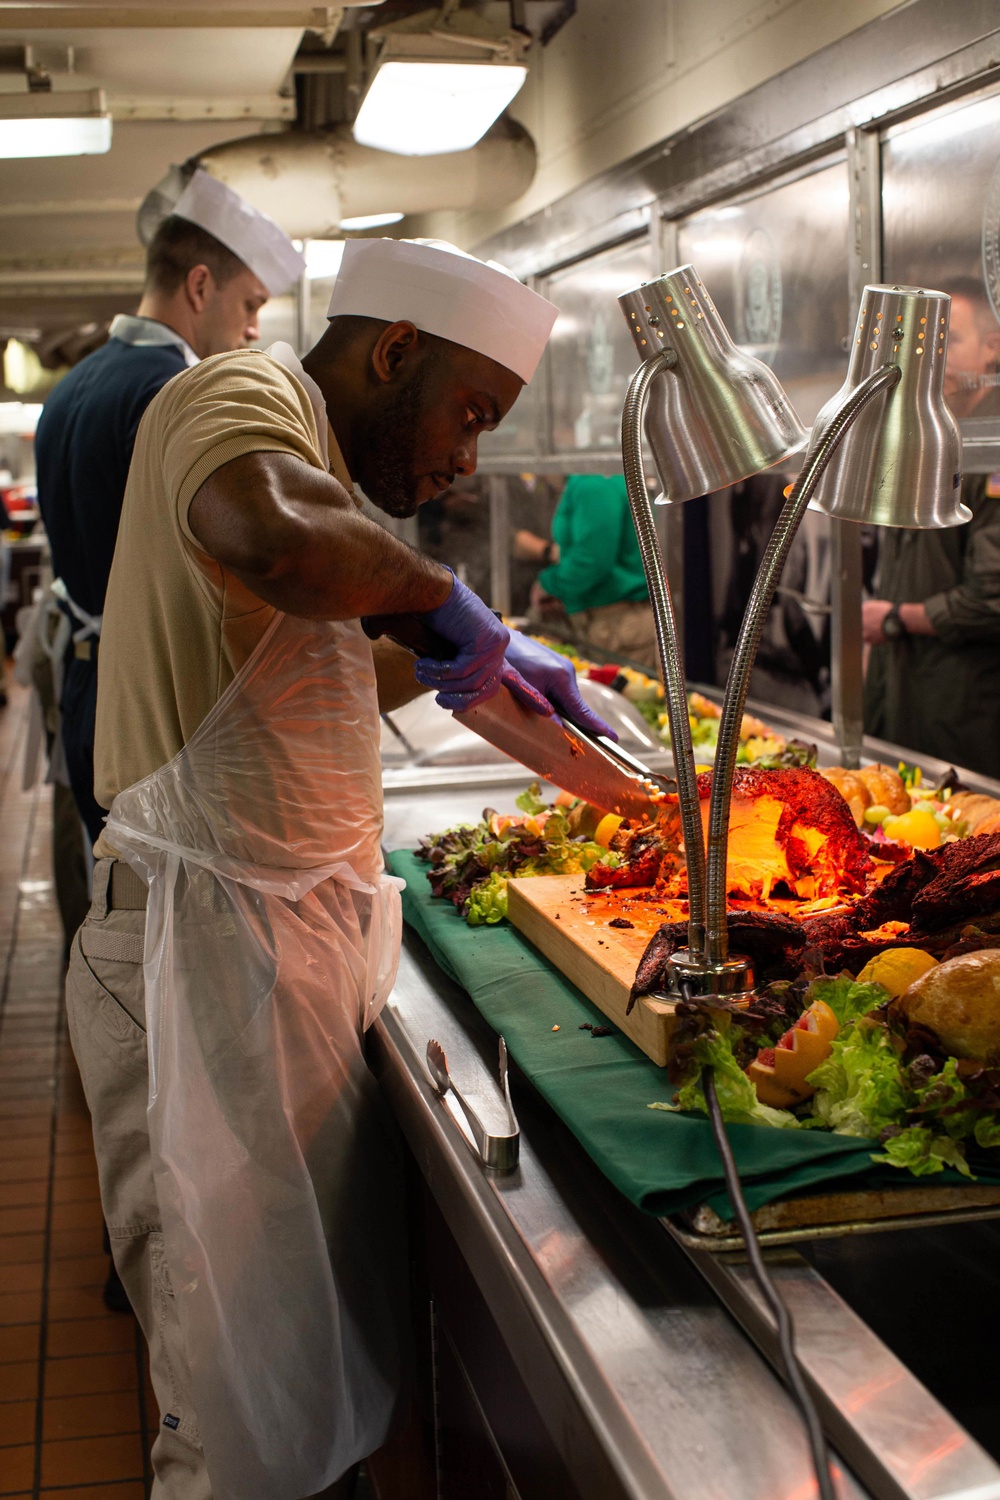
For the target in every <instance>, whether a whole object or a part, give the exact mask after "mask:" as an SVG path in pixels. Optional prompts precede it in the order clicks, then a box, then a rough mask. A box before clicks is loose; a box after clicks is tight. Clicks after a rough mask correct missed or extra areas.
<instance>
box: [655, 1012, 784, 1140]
mask: <svg viewBox="0 0 1000 1500" xmlns="http://www.w3.org/2000/svg"><path fill="white" fill-rule="evenodd" d="M734 1029H735V1028H730V1030H729V1031H726V1032H723V1033H722V1034H721V1035H720V1034H719V1033H718V1032H708V1033H707V1034H706V1035H705V1036H700V1037H698V1038H697V1039H696V1041H694V1042H693V1044H692V1049H691V1051H692V1058H693V1061H694V1064H695V1066H694V1070H693V1072H692V1074H691V1077H690V1078H689V1079H688V1081H687V1082H686V1083H683V1084H682V1085H681V1087H680V1088H679V1089H678V1090H677V1092H676V1094H675V1095H674V1098H673V1102H672V1103H671V1104H651V1105H649V1108H650V1109H667V1110H672V1111H686V1112H687V1113H691V1114H697V1113H701V1114H707V1113H708V1106H707V1105H706V1103H705V1095H704V1092H703V1091H702V1087H701V1070H702V1068H704V1067H711V1069H712V1072H713V1075H714V1081H715V1092H716V1096H717V1098H718V1100H719V1105H720V1108H721V1109H722V1118H723V1119H724V1120H725V1121H727V1123H729V1124H731V1125H771V1126H776V1127H778V1128H779V1129H784V1130H789V1129H791V1130H794V1129H796V1127H797V1126H798V1123H799V1122H798V1120H797V1119H796V1118H795V1116H794V1115H793V1114H790V1113H789V1112H788V1110H787V1109H771V1108H770V1106H769V1105H767V1104H761V1103H759V1101H758V1099H757V1091H756V1089H755V1088H754V1086H753V1084H752V1083H751V1081H750V1079H749V1078H748V1077H747V1075H746V1074H745V1073H744V1071H743V1069H742V1068H741V1067H740V1065H739V1063H738V1062H737V1061H736V1058H735V1056H734V1054H733V1049H732V1042H731V1033H732V1031H733V1030H734Z"/></svg>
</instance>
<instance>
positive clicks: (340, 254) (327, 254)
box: [305, 240, 347, 281]
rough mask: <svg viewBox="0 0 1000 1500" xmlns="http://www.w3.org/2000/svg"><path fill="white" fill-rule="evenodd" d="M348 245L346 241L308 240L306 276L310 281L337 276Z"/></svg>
mask: <svg viewBox="0 0 1000 1500" xmlns="http://www.w3.org/2000/svg"><path fill="white" fill-rule="evenodd" d="M346 243H347V241H346V240H306V248H305V257H306V275H307V276H308V278H309V280H310V281H320V280H322V279H323V278H324V277H326V276H336V274H337V272H338V271H339V270H340V262H341V261H342V260H343V258H344V246H345V244H346Z"/></svg>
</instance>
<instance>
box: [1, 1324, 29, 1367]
mask: <svg viewBox="0 0 1000 1500" xmlns="http://www.w3.org/2000/svg"><path fill="white" fill-rule="evenodd" d="M37 1358H38V1324H37V1323H22V1324H20V1325H19V1326H18V1327H16V1328H5V1329H4V1331H3V1338H2V1339H0V1364H3V1365H14V1364H18V1363H19V1362H20V1361H21V1360H24V1359H37Z"/></svg>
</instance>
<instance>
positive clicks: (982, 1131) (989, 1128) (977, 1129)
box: [972, 1115, 1000, 1151]
mask: <svg viewBox="0 0 1000 1500" xmlns="http://www.w3.org/2000/svg"><path fill="white" fill-rule="evenodd" d="M972 1134H973V1137H974V1138H975V1142H976V1145H977V1146H981V1147H982V1148H983V1150H984V1151H989V1150H990V1149H991V1147H994V1146H1000V1120H998V1119H997V1117H996V1115H980V1116H979V1119H978V1120H977V1121H976V1123H975V1126H974V1127H973V1131H972Z"/></svg>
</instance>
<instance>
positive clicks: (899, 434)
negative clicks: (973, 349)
mask: <svg viewBox="0 0 1000 1500" xmlns="http://www.w3.org/2000/svg"><path fill="white" fill-rule="evenodd" d="M950 316H951V298H950V297H949V296H948V295H947V294H946V293H945V292H933V291H925V290H924V289H923V288H918V287H909V286H866V287H865V291H864V296H863V297H862V298H861V307H860V309H859V311H858V322H857V327H856V329H855V331H854V342H853V344H852V345H851V359H850V365H849V367H848V372H847V379H846V381H845V382H844V384H843V386H841V388H840V390H839V391H838V392H837V394H836V395H835V396H833V397H832V398H831V400H829V401H828V402H827V404H826V405H825V406H824V407H823V409H822V411H821V412H820V413H819V415H818V416H817V418H816V421H815V424H814V426H813V445H815V444H816V443H817V442H818V441H819V439H820V438H822V436H823V434H824V433H825V431H826V430H827V428H828V427H829V426H830V424H831V422H832V421H833V419H834V417H835V416H836V414H837V412H838V411H839V410H840V408H841V407H842V406H843V403H844V402H845V401H846V400H847V398H848V397H849V396H850V395H851V394H852V392H854V391H855V390H857V388H858V386H860V385H861V384H862V382H863V381H865V380H866V379H868V377H869V376H870V375H872V374H874V372H875V371H876V370H878V369H880V368H881V367H882V366H884V365H895V366H896V367H897V368H898V370H899V372H900V375H899V380H898V381H897V383H896V385H895V386H894V387H893V388H892V389H891V390H889V391H887V392H886V393H885V394H884V395H882V396H880V397H879V399H878V400H875V401H873V402H872V403H871V404H870V405H869V406H868V407H867V408H866V410H865V411H864V412H863V413H862V414H861V416H860V417H859V418H858V420H857V421H856V422H855V424H854V426H853V427H852V428H851V431H850V432H849V433H847V434H846V435H845V437H844V440H843V442H842V443H841V444H840V445H839V447H838V448H837V451H836V452H835V453H834V455H833V457H832V458H831V459H830V462H829V464H828V465H827V467H826V469H825V470H824V472H823V476H822V478H821V479H820V481H819V483H818V484H817V486H816V492H815V495H814V497H813V501H812V504H813V506H814V508H815V509H816V510H821V511H824V512H825V513H826V514H827V515H828V516H833V517H834V518H835V519H839V520H845V521H859V522H867V523H869V524H870V525H874V526H905V527H915V528H919V529H921V530H937V529H940V528H942V527H946V526H961V525H963V524H964V523H965V522H966V521H970V520H971V519H972V512H971V511H970V510H969V508H968V506H966V505H963V504H962V500H961V482H962V440H961V437H960V435H959V431H958V426H957V424H956V422H955V419H954V417H953V416H952V414H951V412H950V411H949V410H948V408H947V406H946V405H945V400H944V370H945V360H946V358H947V352H948V326H949V318H950Z"/></svg>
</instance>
